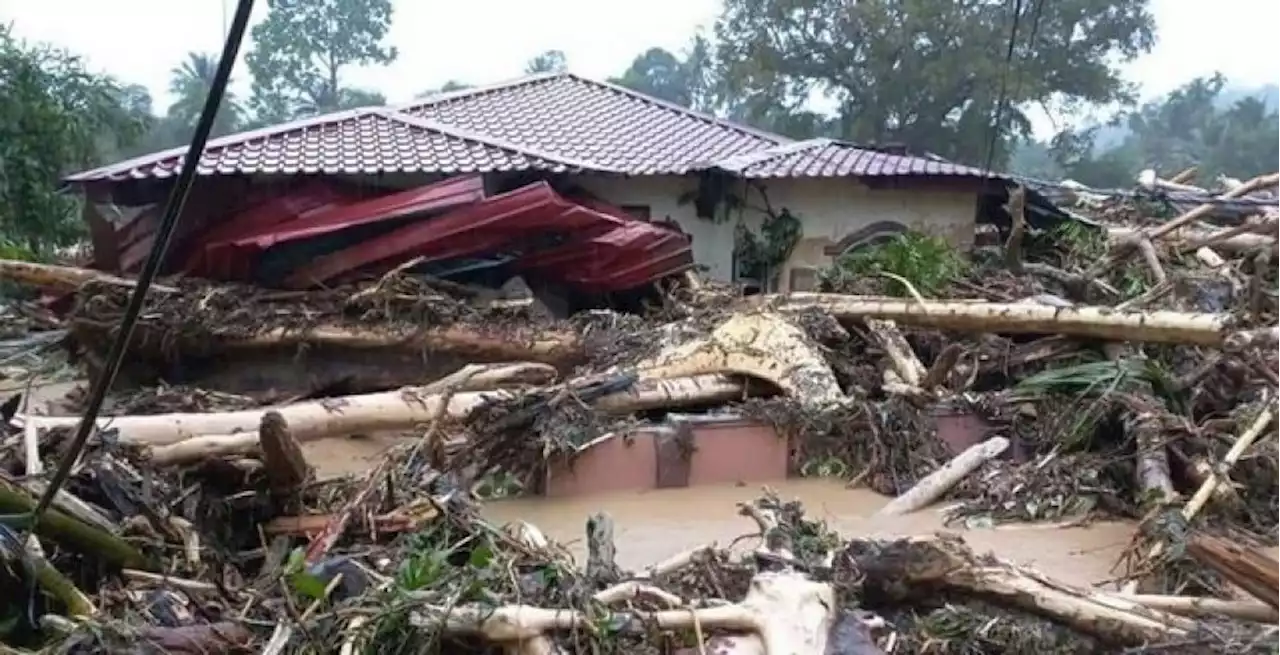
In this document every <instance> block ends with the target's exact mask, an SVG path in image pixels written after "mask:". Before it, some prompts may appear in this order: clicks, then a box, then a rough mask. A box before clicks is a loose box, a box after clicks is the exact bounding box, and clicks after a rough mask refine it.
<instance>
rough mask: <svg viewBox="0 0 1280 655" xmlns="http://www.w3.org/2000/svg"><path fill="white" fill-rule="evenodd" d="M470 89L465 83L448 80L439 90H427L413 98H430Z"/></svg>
mask: <svg viewBox="0 0 1280 655" xmlns="http://www.w3.org/2000/svg"><path fill="white" fill-rule="evenodd" d="M470 88H471V85H470V84H467V83H466V82H459V81H458V80H449V81H447V82H445V83H444V84H442V85H440V88H438V89H427V90H426V91H423V92H421V93H419V94H417V95H416V96H414V97H415V98H430V97H431V96H434V95H437V94H441V93H449V92H451V91H463V90H465V89H470Z"/></svg>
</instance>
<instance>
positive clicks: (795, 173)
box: [66, 73, 984, 183]
mask: <svg viewBox="0 0 1280 655" xmlns="http://www.w3.org/2000/svg"><path fill="white" fill-rule="evenodd" d="M185 152H186V148H175V149H172V150H167V151H164V152H159V153H155V154H153V155H147V156H144V157H139V158H136V159H131V160H128V161H124V162H120V163H118V164H113V165H111V166H105V167H102V168H98V169H94V170H91V171H86V172H83V173H78V174H76V175H72V176H70V177H68V178H66V181H67V182H73V183H76V182H94V181H123V180H130V179H135V180H136V179H148V178H167V177H172V176H175V175H177V173H178V171H179V170H180V168H181V166H182V159H183V157H182V155H183V154H184V153H185ZM711 168H715V169H721V170H728V171H732V172H735V173H738V174H741V175H743V176H745V177H749V178H772V177H867V176H892V175H953V176H955V175H958V176H984V174H983V173H982V172H981V171H979V170H978V169H976V168H971V167H968V166H961V165H958V164H952V163H949V162H945V161H939V160H936V159H930V158H923V157H911V156H903V155H894V154H889V153H885V152H879V151H876V150H869V149H865V148H860V147H858V146H855V145H852V144H848V143H842V142H839V141H832V140H830V139H811V140H808V141H801V142H793V141H791V140H789V139H787V138H786V137H783V136H779V135H776V134H770V133H768V132H764V131H761V130H756V129H753V128H750V127H746V126H742V125H737V124H735V123H731V122H728V121H724V120H720V119H717V118H715V117H713V116H709V115H706V114H701V113H699V112H695V111H691V110H689V109H685V108H683V107H680V106H677V105H674V104H671V103H668V102H665V101H663V100H659V99H656V98H651V97H649V96H646V95H644V94H641V93H637V92H635V91H631V90H629V89H624V88H622V87H619V86H616V85H613V84H608V83H605V82H596V81H592V80H588V79H585V78H582V77H578V76H576V75H572V74H569V73H557V74H548V75H534V76H531V77H526V78H523V79H520V80H516V81H513V82H507V83H504V84H497V85H493V86H488V87H480V88H474V89H466V90H463V91H457V92H453V93H445V94H440V95H437V96H434V97H431V98H427V99H425V100H422V101H418V102H415V103H413V104H410V105H406V106H403V107H399V108H381V107H380V108H364V109H353V110H349V111H344V112H337V113H333V114H325V115H323V116H316V117H314V118H309V119H305V120H301V121H295V122H292V123H286V124H283V125H277V126H274V127H269V128H264V129H261V130H254V131H250V132H243V133H240V134H233V135H230V136H225V137H222V138H219V139H215V140H212V141H210V142H209V144H208V146H207V147H206V150H205V153H204V156H203V157H201V161H200V167H199V169H198V172H199V173H200V174H202V175H234V174H241V175H253V174H360V173H370V174H372V173H388V172H404V173H444V174H451V173H486V172H497V171H517V170H546V171H552V172H565V171H575V170H577V171H594V172H603V173H616V174H625V175H660V174H676V175H679V174H684V173H688V172H691V171H699V170H706V169H711Z"/></svg>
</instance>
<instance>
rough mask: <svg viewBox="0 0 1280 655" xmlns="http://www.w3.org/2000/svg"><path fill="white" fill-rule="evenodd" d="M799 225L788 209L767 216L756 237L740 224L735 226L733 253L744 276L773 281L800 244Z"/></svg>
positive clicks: (798, 221) (761, 223)
mask: <svg viewBox="0 0 1280 655" xmlns="http://www.w3.org/2000/svg"><path fill="white" fill-rule="evenodd" d="M800 236H801V224H800V219H798V218H796V217H795V216H794V215H793V214H792V213H791V212H790V211H789V210H788V209H786V208H783V209H782V210H781V211H779V212H777V213H774V212H768V213H766V215H765V217H764V220H763V221H761V222H760V235H759V236H756V235H755V234H754V233H753V232H752V231H751V230H750V229H749V228H747V226H746V225H745V224H743V223H738V227H737V230H736V234H735V237H736V243H735V244H734V254H735V255H736V256H737V258H738V263H739V267H740V268H741V270H742V274H743V275H744V276H745V277H751V278H756V279H759V280H761V281H762V282H763V281H764V279H765V278H766V277H769V278H773V277H775V276H777V275H778V273H779V272H780V271H781V270H782V265H783V264H784V263H786V261H787V259H788V258H789V257H791V251H792V250H795V247H796V244H797V243H799V242H800Z"/></svg>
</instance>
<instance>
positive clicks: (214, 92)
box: [23, 0, 253, 543]
mask: <svg viewBox="0 0 1280 655" xmlns="http://www.w3.org/2000/svg"><path fill="white" fill-rule="evenodd" d="M252 11H253V0H238V3H237V5H236V13H235V17H234V19H233V20H232V22H231V29H230V31H229V32H228V34H227V38H226V40H225V42H224V43H223V46H222V58H221V59H219V60H218V70H217V72H216V73H215V74H214V77H213V84H212V86H211V88H210V89H209V95H208V96H207V97H206V98H205V101H204V108H203V109H202V110H201V112H200V120H199V121H198V122H197V123H196V131H195V134H194V135H192V137H191V146H190V148H189V149H188V150H187V153H186V156H185V157H184V158H183V162H182V171H181V173H179V175H178V180H177V181H176V182H175V183H174V185H173V189H172V190H171V191H170V192H169V199H168V201H167V202H166V203H165V208H164V213H163V215H162V216H163V218H162V219H161V221H160V226H159V228H157V230H156V238H155V241H154V243H153V244H152V246H151V252H150V253H149V254H148V256H147V261H146V264H144V265H143V268H142V272H141V274H139V276H138V282H137V284H136V285H135V286H134V290H133V294H132V295H131V296H129V304H128V306H127V307H126V308H125V312H124V318H123V319H122V320H121V322H120V329H119V331H118V332H117V333H116V338H115V341H114V342H112V344H111V350H110V352H109V353H108V354H107V359H106V366H105V367H103V369H102V372H101V373H100V374H99V375H98V377H97V379H96V380H94V382H93V387H92V389H91V390H90V392H89V400H88V403H87V404H86V407H85V411H84V416H83V417H82V418H81V419H80V425H79V426H78V427H77V428H76V435H75V439H74V440H73V441H72V443H71V447H70V448H69V449H68V450H67V452H66V453H64V454H63V456H62V459H61V461H59V462H58V468H57V470H56V471H54V474H53V479H51V480H50V481H49V486H48V487H47V488H45V491H44V494H43V495H41V496H40V500H39V502H37V503H36V506H35V509H33V510H32V511H31V514H30V523H29V525H28V526H27V530H28V531H29V532H30V533H32V534H34V533H35V532H36V528H37V527H38V526H39V523H40V517H41V516H43V515H44V513H45V511H47V510H48V509H49V505H50V504H51V503H52V502H53V499H54V496H55V495H57V493H58V491H60V490H61V489H62V487H63V486H64V485H65V484H66V483H67V478H69V477H70V476H71V468H72V467H73V466H74V465H75V462H76V461H77V460H79V458H80V454H81V452H83V451H84V447H85V444H86V443H88V441H89V436H90V435H91V434H93V432H94V428H95V424H96V423H97V418H98V414H99V412H101V411H102V404H103V401H104V400H105V399H106V395H107V391H109V390H110V389H111V384H112V383H113V382H114V381H115V378H116V374H117V373H119V371H120V365H121V363H122V362H123V361H124V356H125V351H126V350H127V349H128V345H129V341H130V340H131V339H132V337H133V329H134V327H135V326H136V325H137V323H138V316H139V314H141V312H142V304H143V302H144V301H145V300H146V296H147V290H148V289H149V288H150V287H151V283H152V282H153V281H154V280H155V277H156V275H157V274H158V273H159V272H160V266H161V264H162V263H163V262H164V255H165V253H166V252H167V251H168V249H169V242H170V241H171V240H172V239H173V233H174V231H175V228H177V226H178V218H179V216H181V214H182V208H183V206H184V205H185V204H186V201H187V195H188V193H189V192H190V191H191V185H192V183H193V182H194V181H195V176H196V168H197V166H198V165H199V163H200V158H201V156H203V155H204V149H205V144H206V143H207V142H208V141H209V133H210V132H212V131H213V119H214V117H215V115H216V114H217V113H218V106H219V105H220V104H221V103H222V98H223V96H224V95H225V94H226V90H227V83H228V81H229V80H230V79H231V69H232V67H234V66H235V61H236V55H237V54H238V53H239V51H240V44H241V43H242V42H243V41H244V34H245V31H246V29H247V28H248V26H249V15H250V13H252ZM23 543H26V541H25V539H24V541H23Z"/></svg>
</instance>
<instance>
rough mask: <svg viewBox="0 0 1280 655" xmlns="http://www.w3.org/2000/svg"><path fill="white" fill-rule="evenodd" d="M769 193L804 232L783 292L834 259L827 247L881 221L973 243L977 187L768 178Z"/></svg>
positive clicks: (780, 281)
mask: <svg viewBox="0 0 1280 655" xmlns="http://www.w3.org/2000/svg"><path fill="white" fill-rule="evenodd" d="M765 192H766V193H767V194H768V198H769V202H770V204H771V205H772V206H773V208H774V210H775V211H777V210H780V209H781V208H783V207H786V208H787V209H789V210H791V213H792V214H794V215H796V217H797V218H799V219H800V221H801V224H802V225H803V230H804V232H803V234H802V236H801V238H800V243H799V244H797V245H796V248H795V250H794V251H792V253H791V257H790V259H789V260H788V261H787V263H786V265H785V266H784V267H783V270H782V271H780V274H779V275H778V277H777V285H778V288H779V290H796V291H804V290H807V284H808V282H809V281H810V280H811V279H812V277H813V276H812V275H811V273H812V272H813V271H815V270H817V269H821V268H825V267H827V266H829V265H830V264H831V262H832V256H831V255H829V254H827V253H826V252H825V251H826V250H827V249H828V247H830V246H835V245H836V244H837V243H838V242H839V241H840V239H841V238H842V237H844V236H846V235H848V234H850V233H852V232H855V231H857V230H859V229H862V228H864V227H867V226H868V225H871V224H872V223H877V222H880V221H894V222H897V223H901V224H902V225H904V226H906V227H907V228H909V229H911V230H915V231H918V232H922V233H925V234H933V235H937V236H940V237H943V238H945V239H946V240H947V241H948V242H949V243H951V245H953V246H955V247H956V248H960V249H962V250H965V251H968V250H969V249H970V248H971V247H972V245H973V235H974V219H975V216H976V214H977V203H978V195H977V192H976V191H968V192H965V191H951V190H929V189H871V188H868V187H866V186H865V185H862V184H860V183H858V182H857V181H856V180H852V179H795V180H773V181H769V182H767V183H766V184H765ZM756 196H757V193H755V192H753V193H752V197H753V198H755V197H756ZM748 204H749V205H757V204H762V203H760V202H756V201H749V202H748ZM756 220H759V219H758V218H757V219H756ZM793 271H795V273H794V274H793ZM793 286H794V287H796V288H794V289H793V288H792V287H793Z"/></svg>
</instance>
